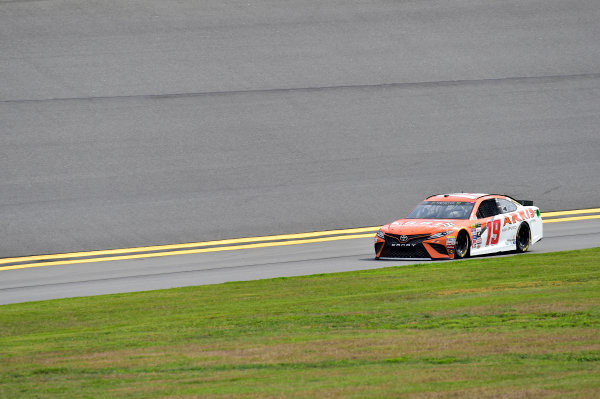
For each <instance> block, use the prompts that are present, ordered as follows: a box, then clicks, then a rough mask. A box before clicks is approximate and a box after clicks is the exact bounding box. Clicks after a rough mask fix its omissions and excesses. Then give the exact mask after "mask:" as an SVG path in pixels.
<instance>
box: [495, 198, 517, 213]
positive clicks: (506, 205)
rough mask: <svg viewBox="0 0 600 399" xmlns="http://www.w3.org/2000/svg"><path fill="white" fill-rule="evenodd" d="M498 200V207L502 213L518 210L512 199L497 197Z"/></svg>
mask: <svg viewBox="0 0 600 399" xmlns="http://www.w3.org/2000/svg"><path fill="white" fill-rule="evenodd" d="M496 202H497V203H498V208H499V209H500V212H502V213H511V212H514V211H516V210H517V206H516V205H515V204H514V203H513V202H512V201H509V200H505V199H501V198H497V199H496Z"/></svg>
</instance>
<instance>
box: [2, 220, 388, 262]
mask: <svg viewBox="0 0 600 399" xmlns="http://www.w3.org/2000/svg"><path fill="white" fill-rule="evenodd" d="M377 229H379V227H361V228H356V229H346V230H326V231H316V232H311V233H297V234H283V235H277V236H263V237H247V238H232V239H227V240H216V241H204V242H190V243H185V244H169V245H155V246H152V247H137V248H121V249H107V250H103V251H88V252H70V253H65V254H53V255H34V256H23V257H18V258H4V259H0V264H5V263H14V262H29V261H35V260H46V259H65V258H81V257H84V256H102V255H116V254H127V253H132V252H150V251H165V250H171V249H183V248H197V247H207V246H214V245H231V244H240V243H253V242H261V241H278V240H297V239H303V238H311V237H319V236H326V235H339V234H356V233H365V232H375V231H377Z"/></svg>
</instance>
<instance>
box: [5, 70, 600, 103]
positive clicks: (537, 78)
mask: <svg viewBox="0 0 600 399" xmlns="http://www.w3.org/2000/svg"><path fill="white" fill-rule="evenodd" d="M598 78H600V73H583V74H572V75H544V76H508V77H503V78H486V79H457V80H440V81H426V82H398V83H378V84H364V85H338V86H316V87H290V88H272V89H248V90H230V91H206V92H190V93H165V94H133V95H122V96H98V97H58V98H40V99H20V100H0V104H11V103H13V104H24V103H44V102H55V101H56V102H67V101H108V100H132V99H141V100H162V99H177V98H194V97H210V96H227V95H240V94H258V93H264V94H268V93H287V92H291V93H293V92H318V91H334V90H348V89H359V90H361V89H386V88H400V89H402V88H422V87H424V88H426V87H438V86H463V85H480V84H496V83H502V82H522V83H537V82H543V81H547V82H556V81H561V80H575V79H598Z"/></svg>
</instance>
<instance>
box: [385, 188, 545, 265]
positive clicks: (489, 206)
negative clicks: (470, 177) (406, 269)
mask: <svg viewBox="0 0 600 399" xmlns="http://www.w3.org/2000/svg"><path fill="white" fill-rule="evenodd" d="M542 237H543V226H542V218H541V216H540V210H539V209H538V208H537V207H535V206H533V202H532V201H517V200H515V199H512V198H511V197H508V196H506V195H496V194H464V193H461V194H438V195H433V196H431V197H429V198H427V199H426V200H425V201H423V202H421V203H420V204H419V205H418V206H417V207H416V208H415V209H414V210H413V211H412V212H411V213H410V214H408V216H407V217H406V218H404V219H400V220H396V221H395V222H393V223H390V224H386V225H385V226H382V227H381V229H379V231H378V232H377V234H376V236H375V258H376V259H379V258H430V259H461V258H465V257H468V256H472V255H485V254H491V253H496V252H506V251H516V252H525V251H527V249H528V248H529V247H530V246H531V245H533V244H534V243H536V242H538V241H540V240H541V239H542Z"/></svg>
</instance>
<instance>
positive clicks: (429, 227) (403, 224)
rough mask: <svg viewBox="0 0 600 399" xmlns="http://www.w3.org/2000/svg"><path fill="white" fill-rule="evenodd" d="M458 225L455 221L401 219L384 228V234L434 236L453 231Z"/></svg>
mask: <svg viewBox="0 0 600 399" xmlns="http://www.w3.org/2000/svg"><path fill="white" fill-rule="evenodd" d="M456 225H457V223H456V221H453V220H432V219H400V220H396V221H395V222H393V223H390V224H388V225H386V226H384V229H383V230H384V232H386V233H391V234H405V235H413V234H430V233H431V234H433V233H436V232H439V231H448V230H452V228H453V227H455V226H456Z"/></svg>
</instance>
